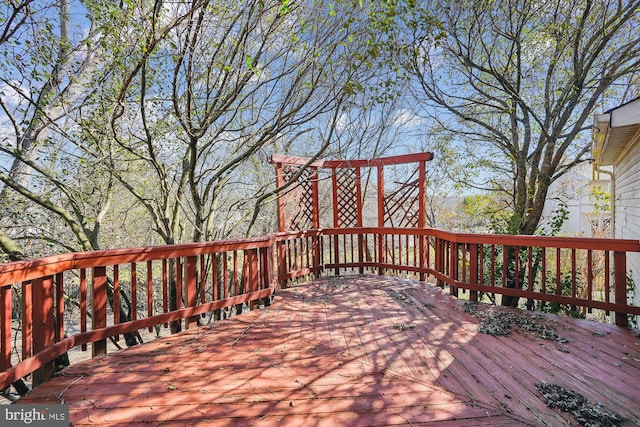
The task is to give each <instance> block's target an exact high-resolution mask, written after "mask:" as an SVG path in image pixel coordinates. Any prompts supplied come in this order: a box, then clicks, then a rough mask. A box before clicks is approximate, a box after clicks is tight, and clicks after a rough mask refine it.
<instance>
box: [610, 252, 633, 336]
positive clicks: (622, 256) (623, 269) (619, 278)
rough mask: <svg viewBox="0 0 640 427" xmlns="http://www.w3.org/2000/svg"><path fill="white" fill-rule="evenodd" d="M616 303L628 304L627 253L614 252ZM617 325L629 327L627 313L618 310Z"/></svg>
mask: <svg viewBox="0 0 640 427" xmlns="http://www.w3.org/2000/svg"><path fill="white" fill-rule="evenodd" d="M613 262H614V264H613V268H614V275H615V276H614V281H615V283H614V285H613V286H614V290H615V303H616V304H624V305H627V253H626V252H618V251H616V252H614V253H613ZM616 325H618V326H622V327H625V328H627V327H629V322H628V319H627V313H621V312H618V311H616Z"/></svg>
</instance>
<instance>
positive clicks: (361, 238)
mask: <svg viewBox="0 0 640 427" xmlns="http://www.w3.org/2000/svg"><path fill="white" fill-rule="evenodd" d="M355 173H356V209H357V216H356V226H357V227H358V228H362V224H363V219H362V174H361V171H360V168H359V167H357V168H355ZM358 264H359V265H358V272H359V273H360V274H364V236H363V234H362V231H360V232H359V233H358Z"/></svg>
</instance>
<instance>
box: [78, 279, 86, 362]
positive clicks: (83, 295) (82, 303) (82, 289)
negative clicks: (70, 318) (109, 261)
mask: <svg viewBox="0 0 640 427" xmlns="http://www.w3.org/2000/svg"><path fill="white" fill-rule="evenodd" d="M80 332H87V270H85V269H84V268H81V269H80ZM82 351H87V345H86V344H82Z"/></svg>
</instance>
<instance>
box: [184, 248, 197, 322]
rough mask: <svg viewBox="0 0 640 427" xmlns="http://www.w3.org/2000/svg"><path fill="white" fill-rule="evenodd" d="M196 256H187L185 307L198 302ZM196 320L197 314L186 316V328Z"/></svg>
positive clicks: (193, 305) (192, 305)
mask: <svg viewBox="0 0 640 427" xmlns="http://www.w3.org/2000/svg"><path fill="white" fill-rule="evenodd" d="M197 263H198V258H197V257H196V256H193V255H192V256H188V257H187V265H186V280H185V281H186V287H187V289H186V294H187V295H186V297H187V307H195V306H196V305H197V304H198V289H197V288H198V269H197ZM197 322H198V316H191V317H189V318H187V321H186V328H187V329H189V328H191V327H193V326H196V324H197Z"/></svg>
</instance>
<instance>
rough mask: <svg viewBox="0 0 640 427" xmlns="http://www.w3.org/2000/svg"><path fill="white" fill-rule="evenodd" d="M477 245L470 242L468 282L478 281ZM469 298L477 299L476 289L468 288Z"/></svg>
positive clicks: (475, 300)
mask: <svg viewBox="0 0 640 427" xmlns="http://www.w3.org/2000/svg"><path fill="white" fill-rule="evenodd" d="M478 264H479V263H478V245H476V244H472V245H471V247H470V248H469V276H470V277H469V282H470V283H476V284H477V283H479V281H478ZM469 299H470V300H471V301H474V302H477V301H478V291H475V290H470V291H469Z"/></svg>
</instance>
